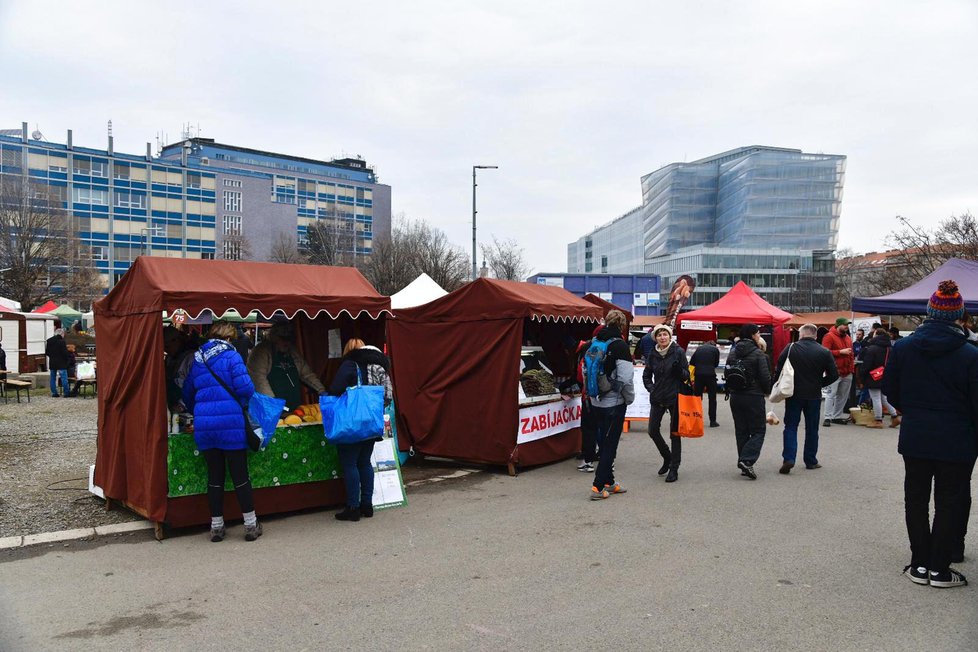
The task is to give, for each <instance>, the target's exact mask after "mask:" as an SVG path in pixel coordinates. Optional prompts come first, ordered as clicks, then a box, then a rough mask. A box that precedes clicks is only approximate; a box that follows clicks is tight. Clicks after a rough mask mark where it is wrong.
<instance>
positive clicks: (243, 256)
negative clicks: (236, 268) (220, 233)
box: [221, 233, 252, 260]
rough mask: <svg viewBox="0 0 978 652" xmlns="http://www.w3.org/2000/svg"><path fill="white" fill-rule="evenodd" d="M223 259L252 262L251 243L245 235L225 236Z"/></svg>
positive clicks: (233, 234) (230, 234)
mask: <svg viewBox="0 0 978 652" xmlns="http://www.w3.org/2000/svg"><path fill="white" fill-rule="evenodd" d="M221 258H223V259H224V260H251V258H252V248H251V241H250V240H248V238H247V236H245V234H243V233H228V234H225V235H224V241H223V249H222V251H221Z"/></svg>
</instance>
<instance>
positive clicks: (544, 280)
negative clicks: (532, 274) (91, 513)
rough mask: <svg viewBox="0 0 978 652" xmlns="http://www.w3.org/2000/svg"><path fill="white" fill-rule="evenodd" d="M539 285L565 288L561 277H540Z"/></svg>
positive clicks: (538, 279)
mask: <svg viewBox="0 0 978 652" xmlns="http://www.w3.org/2000/svg"><path fill="white" fill-rule="evenodd" d="M537 285H549V286H550V287H555V288H562V287H564V279H563V277H561V276H557V277H553V276H539V277H537Z"/></svg>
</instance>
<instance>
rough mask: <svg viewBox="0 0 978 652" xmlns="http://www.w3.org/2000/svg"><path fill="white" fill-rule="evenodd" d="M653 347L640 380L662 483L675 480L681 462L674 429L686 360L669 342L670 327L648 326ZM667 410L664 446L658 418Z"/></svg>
mask: <svg viewBox="0 0 978 652" xmlns="http://www.w3.org/2000/svg"><path fill="white" fill-rule="evenodd" d="M652 336H653V337H654V338H655V346H654V347H653V348H652V351H650V352H649V355H648V357H647V358H646V360H645V371H643V372H642V383H643V384H644V385H645V389H647V390H648V392H649V405H650V407H649V437H651V438H652V441H653V442H655V447H656V448H658V449H659V454H660V455H662V467H661V468H660V469H659V475H665V476H666V482H675V481H676V480H677V479H679V464H680V462H682V454H683V440H682V438H681V437H679V436H678V435H677V434H676V432H677V431H678V430H679V391H680V389H681V388H682V386H683V385H684V384H685V383H688V382H689V362H688V361H687V360H686V352H685V351H683V350H682V349H681V348H680V347H679V345H678V344H676V343H675V342H673V341H672V329H671V328H669V327H668V326H666V325H665V324H660V325H659V326H656V327H655V328H654V329H652ZM666 412H668V413H669V443H670V444H671V450H670V446H666V442H665V439H663V437H662V430H661V429H662V417H663V416H664V415H665V413H666Z"/></svg>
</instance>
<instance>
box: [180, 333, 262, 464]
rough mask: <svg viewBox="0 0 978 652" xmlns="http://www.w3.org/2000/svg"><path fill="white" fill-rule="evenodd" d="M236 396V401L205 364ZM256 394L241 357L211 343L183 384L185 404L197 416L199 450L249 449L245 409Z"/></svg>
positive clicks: (198, 354) (230, 348)
mask: <svg viewBox="0 0 978 652" xmlns="http://www.w3.org/2000/svg"><path fill="white" fill-rule="evenodd" d="M205 362H206V363H207V366H209V367H210V368H211V370H213V372H214V373H215V374H217V375H218V376H219V377H220V378H221V380H223V381H224V384H225V385H227V386H228V387H229V388H230V389H231V390H232V391H233V392H234V394H235V396H234V397H233V398H232V397H231V395H230V394H228V392H227V390H225V389H224V388H223V387H221V384H220V383H218V382H217V379H215V378H214V376H212V375H211V372H210V371H208V370H207V367H205V366H204V363H205ZM254 393H255V386H254V385H253V384H252V382H251V377H250V376H249V375H248V369H247V368H246V367H245V365H244V362H243V361H242V360H241V356H240V355H238V352H237V351H236V350H235V348H234V347H233V346H231V345H230V344H228V343H227V342H225V341H223V340H207V341H206V342H205V343H204V345H203V346H202V347H200V348H199V349H198V350H197V352H196V353H194V363H193V365H192V366H191V367H190V372H189V373H188V374H187V379H186V380H185V381H184V383H183V402H184V404H185V405H186V406H187V409H188V410H191V411H193V413H194V441H195V442H196V443H197V448H198V449H199V450H207V449H209V448H219V449H221V450H240V449H242V448H247V446H248V443H247V440H246V438H245V422H244V415H243V414H242V413H241V406H242V404H243V405H247V404H248V399H250V398H251V395H252V394H254Z"/></svg>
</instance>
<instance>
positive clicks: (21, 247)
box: [0, 176, 102, 310]
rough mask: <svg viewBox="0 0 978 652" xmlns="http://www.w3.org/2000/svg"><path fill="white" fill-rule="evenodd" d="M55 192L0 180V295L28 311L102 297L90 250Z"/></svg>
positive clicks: (31, 183)
mask: <svg viewBox="0 0 978 652" xmlns="http://www.w3.org/2000/svg"><path fill="white" fill-rule="evenodd" d="M59 193H60V190H59V189H56V188H52V187H51V186H48V185H47V184H41V183H37V182H35V181H32V180H30V179H28V178H25V177H15V176H5V177H0V269H2V270H4V271H3V272H0V294H2V295H4V296H6V297H9V298H11V299H14V300H16V301H20V303H21V305H22V306H23V308H24V309H25V310H30V309H32V308H35V307H37V306H38V305H40V304H42V303H44V302H46V301H48V300H52V299H55V300H58V301H74V302H76V303H82V304H88V303H90V302H91V301H92V299H94V298H95V297H96V296H97V295H98V294H100V293H101V289H102V282H101V276H100V275H99V273H98V272H97V271H96V270H95V269H94V266H93V265H92V252H91V248H89V247H87V246H84V245H82V243H81V242H80V240H79V239H78V236H77V233H76V232H75V230H74V229H73V228H72V224H71V217H70V216H69V215H68V213H67V212H66V211H65V210H64V209H63V208H62V202H63V201H64V198H63V197H62V196H61V195H60V194H59Z"/></svg>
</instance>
